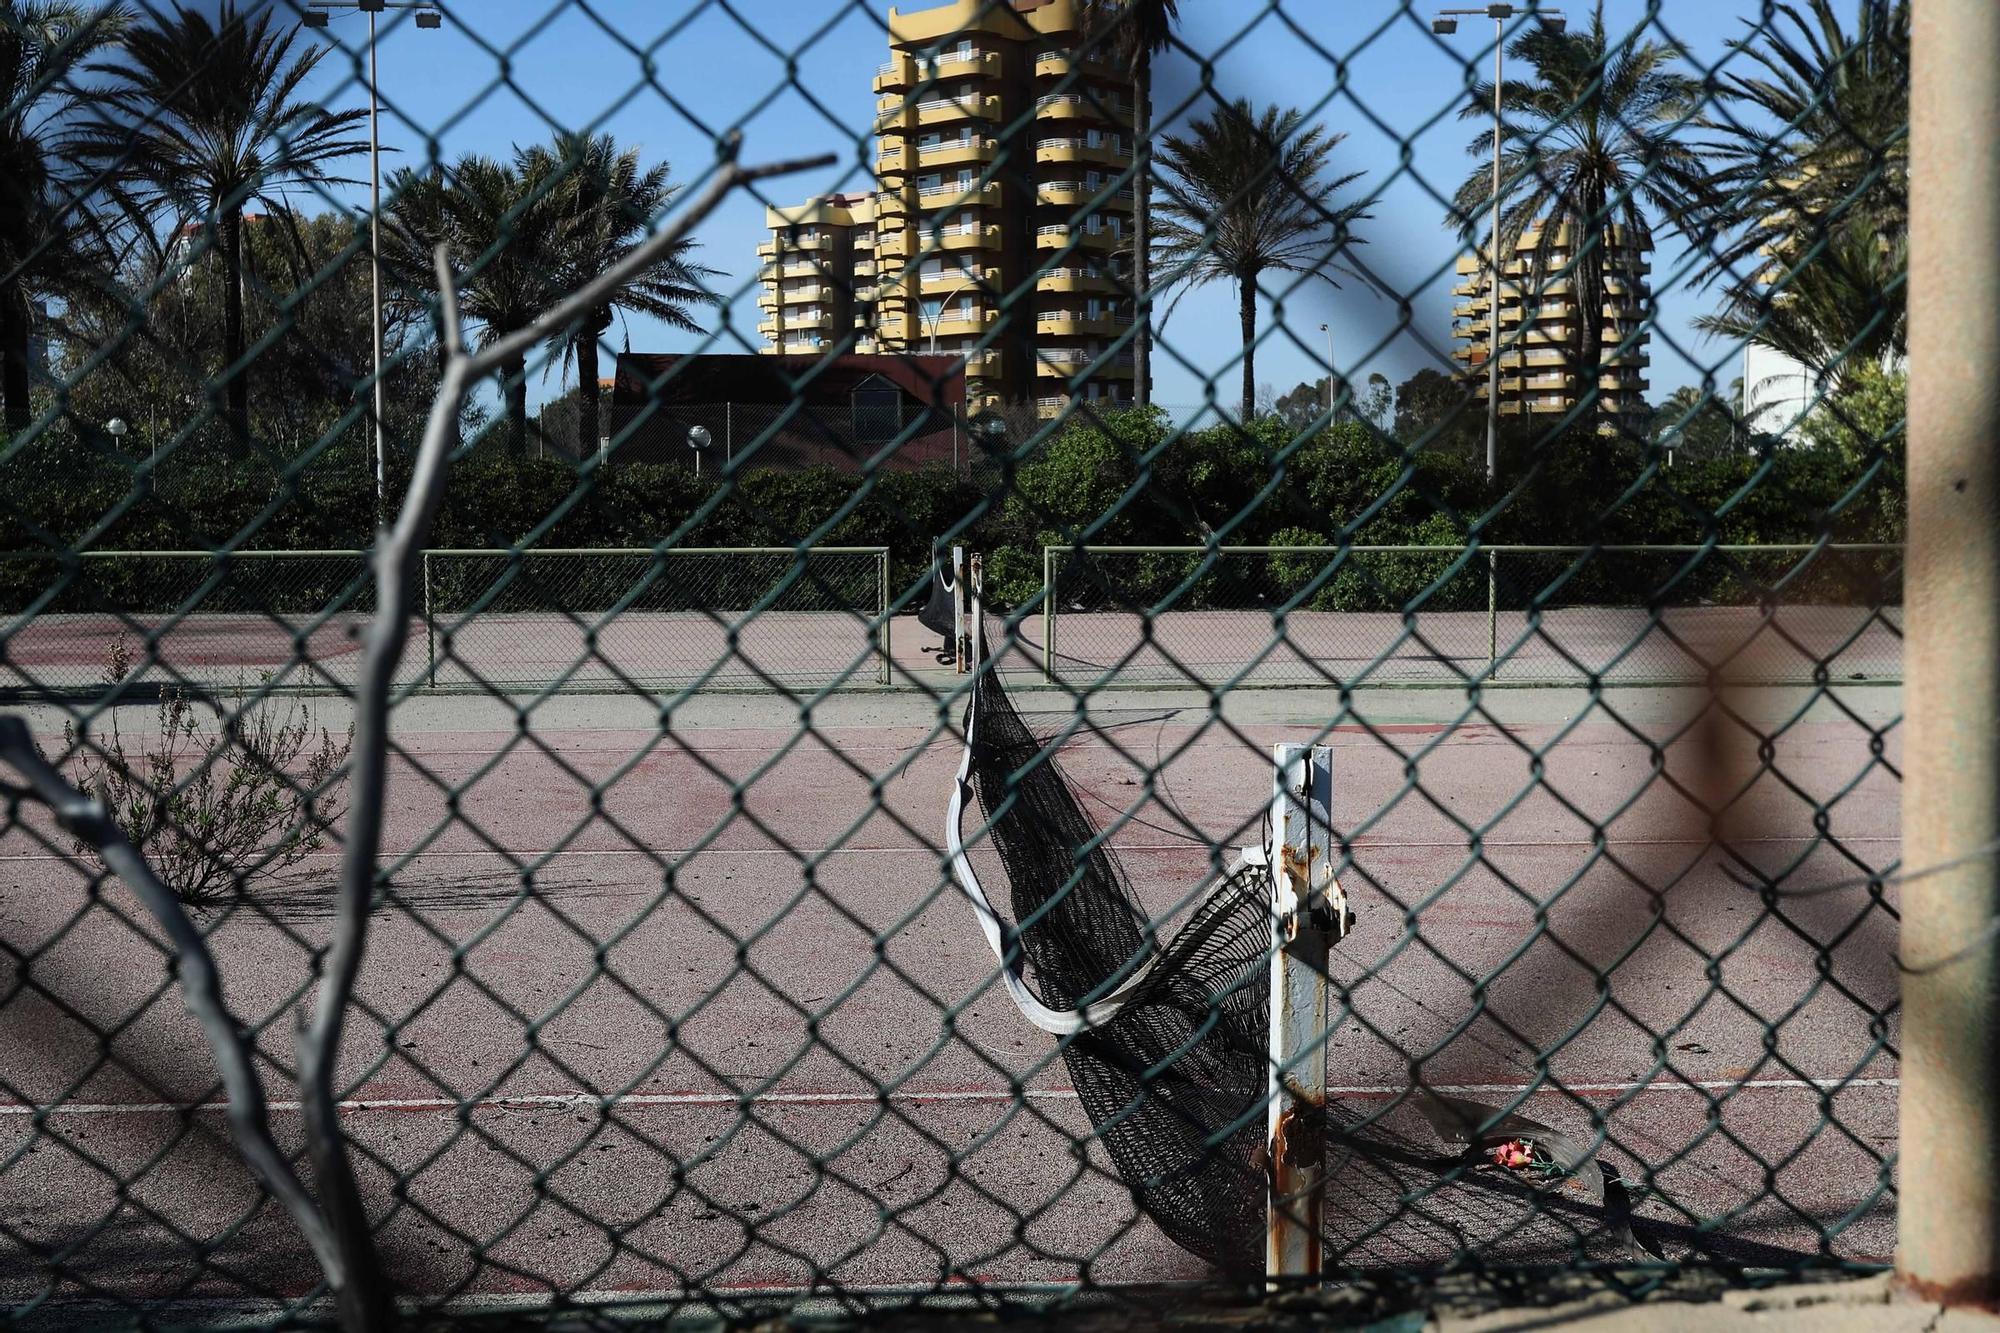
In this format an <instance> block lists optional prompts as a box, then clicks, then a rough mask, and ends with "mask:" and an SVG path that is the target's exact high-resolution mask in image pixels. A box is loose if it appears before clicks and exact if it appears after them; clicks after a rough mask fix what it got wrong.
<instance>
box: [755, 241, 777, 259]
mask: <svg viewBox="0 0 2000 1333" xmlns="http://www.w3.org/2000/svg"><path fill="white" fill-rule="evenodd" d="M757 257H758V258H759V259H776V258H777V257H778V243H777V242H776V241H765V242H764V243H763V244H762V245H759V246H758V247H757Z"/></svg>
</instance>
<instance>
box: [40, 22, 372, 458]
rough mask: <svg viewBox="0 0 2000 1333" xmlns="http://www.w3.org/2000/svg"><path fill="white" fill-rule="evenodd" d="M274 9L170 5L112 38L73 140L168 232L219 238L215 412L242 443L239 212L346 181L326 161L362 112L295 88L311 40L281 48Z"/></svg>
mask: <svg viewBox="0 0 2000 1333" xmlns="http://www.w3.org/2000/svg"><path fill="white" fill-rule="evenodd" d="M276 12H277V11H275V10H273V9H270V8H264V9H261V10H260V12H257V13H256V14H254V15H245V14H243V13H242V12H240V11H239V9H238V8H237V0H222V3H221V5H220V7H219V9H218V10H217V13H216V18H215V20H214V21H213V22H211V21H210V20H209V18H208V16H207V14H206V13H205V12H203V11H201V10H195V9H189V8H186V7H185V6H183V5H181V4H179V3H176V4H175V5H174V7H173V11H172V12H171V13H150V11H149V13H150V20H149V21H148V22H146V23H144V24H141V25H139V26H137V27H134V28H132V29H131V30H130V31H129V32H127V33H126V35H125V40H124V43H123V58H122V59H118V60H98V61H93V62H92V63H91V65H90V69H91V71H92V72H93V73H95V74H97V75H99V76H100V77H101V78H102V79H103V80H104V83H103V84H102V86H101V87H99V88H96V89H93V98H94V107H95V114H94V116H93V117H92V119H91V120H90V121H88V122H87V123H86V124H84V125H83V126H81V127H80V129H79V131H78V136H77V144H78V149H79V151H80V152H81V153H82V154H84V155H85V156H86V157H87V158H88V159H89V160H91V161H92V162H93V163H94V164H95V165H97V166H98V167H99V168H100V169H102V170H103V171H105V172H106V173H108V175H109V177H110V179H111V180H112V181H113V182H114V190H115V193H116V194H117V196H118V198H119V199H120V200H121V201H122V202H123V203H125V204H126V205H127V206H128V207H129V208H130V209H131V210H132V212H133V214H134V215H135V217H136V218H137V219H139V220H140V221H141V222H142V223H143V224H145V225H147V226H148V227H151V226H153V225H155V224H157V223H158V222H160V221H161V220H164V221H165V223H166V226H167V236H168V238H169V239H170V240H172V239H178V238H179V237H180V236H181V235H182V234H183V229H184V228H185V227H187V226H188V225H189V224H191V223H199V224H200V225H201V227H202V241H203V244H204V245H212V246H215V247H217V248H219V249H220V251H221V253H222V260H223V266H224V270H225V273H226V275H227V281H226V283H225V286H224V291H223V331H222V347H223V350H222V362H221V365H220V367H219V375H218V378H221V379H223V380H224V381H225V382H226V389H225V395H226V409H225V414H224V415H225V419H226V420H227V422H228V425H229V428H230V432H231V434H232V436H233V437H234V446H235V447H236V448H237V449H238V450H242V451H247V449H248V447H249V443H250V438H251V436H250V368H249V366H247V365H245V364H243V359H244V349H245V346H246V343H245V339H244V324H243V298H244V276H245V274H244V265H243V215H244V210H245V208H246V206H247V205H249V204H250V203H252V202H259V203H262V204H263V205H264V207H265V208H266V209H267V210H268V211H269V214H270V215H271V216H274V217H284V218H289V217H290V216H291V210H290V208H289V207H288V206H287V204H286V202H285V200H284V198H283V196H282V191H283V189H284V187H286V186H288V185H322V184H330V183H333V184H351V183H352V182H350V181H346V180H344V179H343V178H340V177H336V176H332V175H330V174H329V173H328V168H329V167H330V166H331V165H332V164H333V163H335V162H338V161H339V160H341V159H342V158H345V157H349V156H352V155H353V154H355V153H358V152H360V151H361V150H362V149H364V148H366V147H367V144H366V142H365V141H363V140H360V139H357V138H354V137H352V136H351V135H350V133H349V131H351V130H352V129H353V127H354V126H355V125H357V124H358V123H360V122H361V121H362V120H364V119H365V118H366V117H367V112H366V111H363V110H360V109H355V110H352V111H340V112H334V111H329V110H327V109H326V108H324V107H322V106H320V105H319V104H318V103H316V102H312V101H308V100H303V99H301V98H299V96H298V93H299V89H300V87H301V85H303V84H304V83H305V81H306V79H307V78H309V77H310V76H311V75H312V72H313V70H314V69H315V68H317V66H318V65H319V62H320V59H321V57H323V56H324V55H325V54H326V51H325V48H319V47H315V48H311V49H308V50H306V51H303V52H301V53H299V54H298V55H296V56H294V54H293V51H292V44H293V42H294V41H295V40H296V38H297V36H298V27H297V25H296V24H294V25H293V26H292V27H290V28H286V29H278V28H276V27H274V26H273V23H272V19H273V17H274V14H275V13H276Z"/></svg>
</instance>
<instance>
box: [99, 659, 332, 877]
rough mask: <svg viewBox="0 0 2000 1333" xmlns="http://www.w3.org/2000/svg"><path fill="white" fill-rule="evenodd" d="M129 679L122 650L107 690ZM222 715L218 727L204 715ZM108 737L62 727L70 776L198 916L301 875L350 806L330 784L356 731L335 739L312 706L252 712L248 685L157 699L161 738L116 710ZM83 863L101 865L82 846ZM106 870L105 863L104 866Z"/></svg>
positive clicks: (169, 691)
mask: <svg viewBox="0 0 2000 1333" xmlns="http://www.w3.org/2000/svg"><path fill="white" fill-rule="evenodd" d="M131 672H132V654H131V650H130V648H129V647H127V645H126V644H125V643H124V641H123V640H120V641H119V642H118V643H117V644H116V645H114V646H113V648H112V650H111V658H110V662H109V663H108V665H107V667H106V670H105V681H106V684H107V685H116V684H117V683H119V682H121V681H123V680H125V679H126V677H128V676H129V675H130V674H131ZM211 712H212V713H213V720H212V721H210V720H207V718H206V717H205V715H207V714H209V713H211ZM107 716H108V717H109V719H110V724H109V730H108V731H106V732H104V733H102V734H100V735H94V736H92V737H91V738H90V740H89V743H88V744H84V743H82V742H83V740H84V737H83V736H82V734H81V733H80V732H79V730H78V728H77V726H76V724H75V723H74V722H70V723H65V724H64V727H63V742H64V748H65V749H67V750H69V751H71V752H72V753H74V754H75V756H76V760H75V767H74V769H73V771H72V773H71V778H72V780H73V781H74V782H75V784H76V786H77V787H78V788H80V789H81V790H83V791H85V792H87V793H89V794H90V795H91V796H93V797H95V798H96V799H97V800H98V801H99V802H100V803H101V804H102V805H103V806H104V808H105V809H106V810H108V811H110V813H111V816H112V818H113V819H115V820H116V821H117V822H118V826H119V828H120V830H122V831H123V832H124V834H125V836H126V837H127V838H129V839H130V840H131V841H132V843H133V845H134V846H136V847H138V848H140V849H141V850H142V851H144V852H145V854H146V858H147V860H149V861H150V862H151V863H152V866H153V869H154V870H155V872H157V873H158V875H159V876H160V878H161V880H162V881H163V882H164V883H165V884H166V885H167V887H169V888H170V889H172V890H173V891H174V892H175V894H177V895H178V896H179V897H180V900H181V901H182V902H184V903H187V904H189V905H190V906H213V905H214V904H216V903H218V902H220V901H221V900H222V899H223V898H225V897H226V896H227V895H228V894H229V893H230V892H231V891H232V890H234V891H237V892H241V891H242V889H243V888H244V887H246V886H247V885H248V884H249V882H250V881H251V880H253V879H258V878H262V877H264V876H267V875H272V874H276V873H277V872H278V871H280V870H284V869H287V868H288V867H291V866H294V865H297V864H298V863H299V862H300V861H301V860H303V859H304V858H305V857H307V856H309V855H311V854H312V853H313V852H316V851H318V850H320V848H322V847H324V846H325V845H326V834H327V831H328V829H329V828H330V827H331V826H332V825H333V824H334V823H335V822H337V821H338V820H339V819H340V817H341V815H342V813H344V808H345V807H344V805H343V804H342V801H341V798H340V796H339V795H338V793H337V791H336V790H334V789H331V788H329V785H328V784H329V780H330V779H331V778H332V777H333V775H334V774H335V773H336V772H338V771H339V770H340V769H341V768H342V767H343V766H344V765H345V764H346V763H347V755H348V749H349V746H350V744H351V742H352V740H353V729H352V728H351V727H350V728H349V729H348V732H347V734H346V735H344V736H342V737H340V738H338V739H336V738H335V737H334V735H333V734H332V732H330V731H329V730H328V729H327V728H325V727H323V726H317V725H316V724H315V718H314V715H313V713H312V711H311V710H310V708H309V707H307V706H306V705H304V704H301V703H299V702H296V701H294V702H290V703H287V704H286V705H285V706H284V707H283V708H282V709H277V708H276V707H275V706H274V705H273V704H272V703H271V702H270V701H269V700H263V701H258V702H256V703H254V704H250V705H248V706H246V696H245V692H244V690H243V687H242V686H241V685H240V684H239V685H238V686H237V687H236V688H235V689H234V690H232V691H230V692H229V693H228V694H227V695H226V696H224V697H223V698H221V699H218V700H215V701H213V702H206V701H198V700H197V699H195V698H194V697H193V696H191V695H190V694H189V693H188V692H187V691H186V690H183V689H180V688H178V687H176V686H168V687H167V688H165V689H164V690H162V691H161V693H160V699H159V705H158V713H157V719H158V735H157V736H154V737H148V738H147V739H145V740H144V741H140V740H137V739H134V740H131V741H128V740H127V739H126V736H125V734H124V731H123V729H122V728H121V726H120V725H119V721H118V710H117V709H115V708H114V709H109V710H107ZM73 845H74V846H75V848H76V851H77V854H78V855H87V856H90V857H91V858H92V859H93V860H96V859H98V858H97V855H96V852H95V850H94V849H93V848H92V847H91V846H90V845H89V844H88V843H86V842H84V841H82V840H80V839H79V840H75V841H74V843H73ZM100 864H101V862H100Z"/></svg>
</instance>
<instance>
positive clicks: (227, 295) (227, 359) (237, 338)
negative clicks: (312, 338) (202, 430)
mask: <svg viewBox="0 0 2000 1333" xmlns="http://www.w3.org/2000/svg"><path fill="white" fill-rule="evenodd" d="M222 267H223V292H222V363H223V366H224V368H225V369H224V373H225V374H227V375H229V382H228V383H227V384H226V385H224V386H223V393H224V398H223V420H224V421H225V422H226V423H227V425H228V427H229V447H230V449H231V451H232V452H233V453H234V454H235V455H236V456H237V457H239V458H243V457H248V456H249V453H250V370H249V367H247V366H244V367H237V366H236V363H237V362H238V361H239V360H241V359H242V357H243V209H242V208H241V207H240V206H232V207H231V208H229V209H228V211H226V212H225V213H224V214H223V215H222ZM232 367H234V368H235V369H234V370H233V373H232V371H231V369H230V368H232Z"/></svg>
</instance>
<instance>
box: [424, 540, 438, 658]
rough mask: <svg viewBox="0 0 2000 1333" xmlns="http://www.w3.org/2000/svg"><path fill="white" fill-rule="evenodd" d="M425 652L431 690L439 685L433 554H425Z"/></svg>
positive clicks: (426, 552)
mask: <svg viewBox="0 0 2000 1333" xmlns="http://www.w3.org/2000/svg"><path fill="white" fill-rule="evenodd" d="M424 650H425V653H426V654H427V656H428V658H429V662H430V668H429V675H430V682H431V688H432V689H436V688H437V683H438V640H437V614H436V613H435V612H434V611H433V610H432V609H431V553H430V552H429V551H425V552H424Z"/></svg>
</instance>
